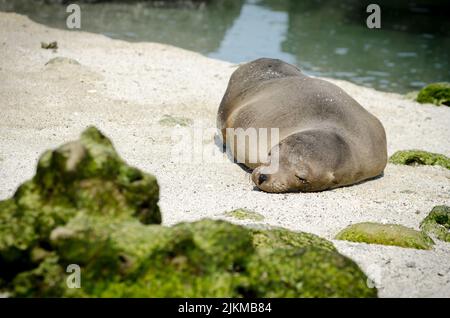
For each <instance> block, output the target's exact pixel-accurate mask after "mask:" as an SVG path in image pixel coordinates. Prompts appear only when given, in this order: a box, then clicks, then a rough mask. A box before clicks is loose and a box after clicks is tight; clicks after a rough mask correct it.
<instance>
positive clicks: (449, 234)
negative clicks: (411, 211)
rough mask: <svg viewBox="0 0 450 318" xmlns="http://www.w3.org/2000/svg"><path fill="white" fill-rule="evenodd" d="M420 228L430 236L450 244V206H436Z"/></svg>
mask: <svg viewBox="0 0 450 318" xmlns="http://www.w3.org/2000/svg"><path fill="white" fill-rule="evenodd" d="M420 228H421V229H422V231H424V232H425V233H427V234H428V235H431V236H435V237H436V238H438V239H439V240H441V241H445V242H450V206H447V205H438V206H435V207H434V208H433V209H432V210H431V212H430V214H428V216H427V217H426V218H425V219H424V220H423V221H422V222H421V223H420Z"/></svg>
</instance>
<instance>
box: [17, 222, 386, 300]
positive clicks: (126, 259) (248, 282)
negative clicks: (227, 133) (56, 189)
mask: <svg viewBox="0 0 450 318" xmlns="http://www.w3.org/2000/svg"><path fill="white" fill-rule="evenodd" d="M271 231H272V230H267V231H265V232H266V233H265V234H264V235H268V236H270V237H271V238H272V243H273V244H268V245H264V246H262V245H260V244H255V240H254V233H255V232H253V231H252V230H249V229H247V228H245V227H242V226H238V225H234V224H231V223H228V222H225V221H213V220H202V221H198V222H193V223H181V224H178V225H175V226H173V227H163V226H157V225H144V224H142V223H140V222H138V221H136V220H134V221H133V220H128V221H119V222H117V223H116V222H111V221H110V220H109V219H107V218H105V217H102V216H91V215H86V214H84V215H81V214H80V215H78V216H77V217H76V218H74V219H72V220H71V221H70V222H69V223H67V224H66V225H65V226H63V227H59V228H56V229H55V230H54V231H53V232H52V235H51V247H52V253H53V254H50V255H49V256H48V257H47V258H45V260H44V261H42V262H41V263H40V265H39V266H38V267H36V268H35V269H32V270H30V271H25V272H22V273H20V274H19V275H18V276H17V277H16V278H15V279H14V280H13V283H12V286H13V289H12V290H13V295H14V296H20V297H29V296H33V297H35V296H40V297H60V296H66V297H72V296H77V297H376V296H377V291H376V289H371V288H369V287H367V284H366V281H367V277H366V276H365V274H364V273H363V272H362V271H361V270H360V269H359V267H358V266H357V265H356V264H355V263H354V262H353V261H352V260H350V259H348V258H346V257H345V256H343V255H341V254H339V253H338V252H337V251H336V250H335V249H334V247H333V245H332V244H331V243H329V242H328V241H326V240H324V239H320V238H318V237H314V239H311V237H310V235H308V234H305V233H292V232H289V231H287V230H281V229H278V230H277V234H275V235H272V234H271ZM282 231H284V232H285V233H284V234H281V232H282ZM259 235H261V233H260V232H259ZM305 235H306V239H304V240H303V239H301V237H303V236H305ZM286 238H290V239H286ZM292 238H294V239H292ZM290 242H292V244H291V243H290ZM73 263H75V264H78V265H80V266H81V288H80V289H69V288H67V287H66V286H65V280H66V278H67V273H65V270H64V269H65V268H66V266H67V265H68V264H73Z"/></svg>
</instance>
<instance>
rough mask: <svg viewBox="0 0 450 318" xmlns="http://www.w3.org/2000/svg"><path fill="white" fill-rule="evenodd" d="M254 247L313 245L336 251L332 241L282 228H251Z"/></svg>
mask: <svg viewBox="0 0 450 318" xmlns="http://www.w3.org/2000/svg"><path fill="white" fill-rule="evenodd" d="M251 231H252V237H253V245H254V246H255V247H256V248H304V247H315V248H321V249H324V250H327V251H330V252H333V251H336V248H335V247H334V245H333V243H331V242H330V241H328V240H326V239H323V238H321V237H319V236H317V235H314V234H310V233H304V232H291V231H288V230H286V229H282V228H269V229H251Z"/></svg>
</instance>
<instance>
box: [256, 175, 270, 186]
mask: <svg viewBox="0 0 450 318" xmlns="http://www.w3.org/2000/svg"><path fill="white" fill-rule="evenodd" d="M267 179H269V177H267V175H266V174H262V173H261V174H260V175H259V178H258V183H259V184H261V183H263V182H264V181H267Z"/></svg>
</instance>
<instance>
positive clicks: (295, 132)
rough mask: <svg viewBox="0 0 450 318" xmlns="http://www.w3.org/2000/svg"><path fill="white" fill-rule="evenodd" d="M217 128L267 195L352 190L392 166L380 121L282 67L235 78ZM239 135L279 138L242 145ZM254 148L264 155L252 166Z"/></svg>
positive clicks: (265, 65) (339, 93)
mask: <svg viewBox="0 0 450 318" xmlns="http://www.w3.org/2000/svg"><path fill="white" fill-rule="evenodd" d="M217 127H218V129H219V130H220V131H221V137H222V141H223V144H224V145H226V147H227V149H228V150H230V149H231V150H230V153H231V154H232V155H233V157H234V158H235V159H236V160H237V161H239V162H241V163H243V164H244V165H245V166H247V167H248V168H250V169H253V172H252V180H253V182H254V183H255V185H256V186H257V187H258V188H259V189H261V190H263V191H266V192H292V191H301V192H309V191H322V190H326V189H332V188H336V187H341V186H346V185H351V184H355V183H358V182H360V181H363V180H366V179H370V178H373V177H376V176H379V175H380V174H382V173H383V170H384V168H385V166H386V163H387V147H386V133H385V131H384V128H383V125H382V124H381V123H380V121H379V120H378V119H377V118H376V117H375V116H373V115H372V114H370V113H369V112H368V111H367V110H365V109H364V108H363V107H362V106H361V105H360V104H359V103H358V102H357V101H356V100H354V99H353V98H352V97H350V96H349V95H348V94H347V93H345V92H344V91H343V90H342V89H341V88H339V87H338V86H336V85H334V84H332V83H330V82H327V81H325V80H321V79H318V78H312V77H309V76H306V75H305V74H303V73H302V72H301V71H300V70H299V69H298V68H297V67H295V66H294V65H291V64H288V63H285V62H283V61H281V60H275V59H268V58H261V59H258V60H255V61H252V62H250V63H247V64H244V65H242V66H240V67H239V68H238V69H237V70H236V71H234V73H233V74H232V76H231V78H230V81H229V83H228V87H227V90H226V92H225V95H224V97H223V99H222V102H221V103H220V107H219V110H218V115H217ZM228 128H233V129H228ZM237 128H241V133H242V131H247V130H248V129H249V128H252V129H253V128H255V129H256V130H258V129H260V128H267V129H271V128H278V133H279V139H278V140H277V141H276V142H275V143H273V142H270V140H269V142H267V144H266V145H264V144H263V145H262V146H261V145H260V144H258V143H257V144H256V145H255V144H253V145H252V144H251V143H248V142H244V143H242V142H240V143H239V142H237V139H238V136H239V134H238V133H236V129H237ZM238 130H239V129H238ZM228 133H229V134H228ZM244 135H245V134H244ZM241 136H242V135H241ZM257 138H258V139H259V138H261V137H260V136H259V135H258V137H257ZM244 140H245V138H244ZM241 141H242V140H241ZM255 147H256V148H258V147H259V149H258V151H260V150H262V151H261V152H260V154H259V155H258V156H257V157H256V160H253V161H252V160H249V157H250V153H249V151H253V150H255V149H254V148H255ZM265 147H266V148H265ZM261 153H266V154H267V157H266V158H264V156H262V155H261ZM253 158H254V159H255V157H253ZM275 161H276V162H277V164H276V165H273V162H275Z"/></svg>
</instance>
